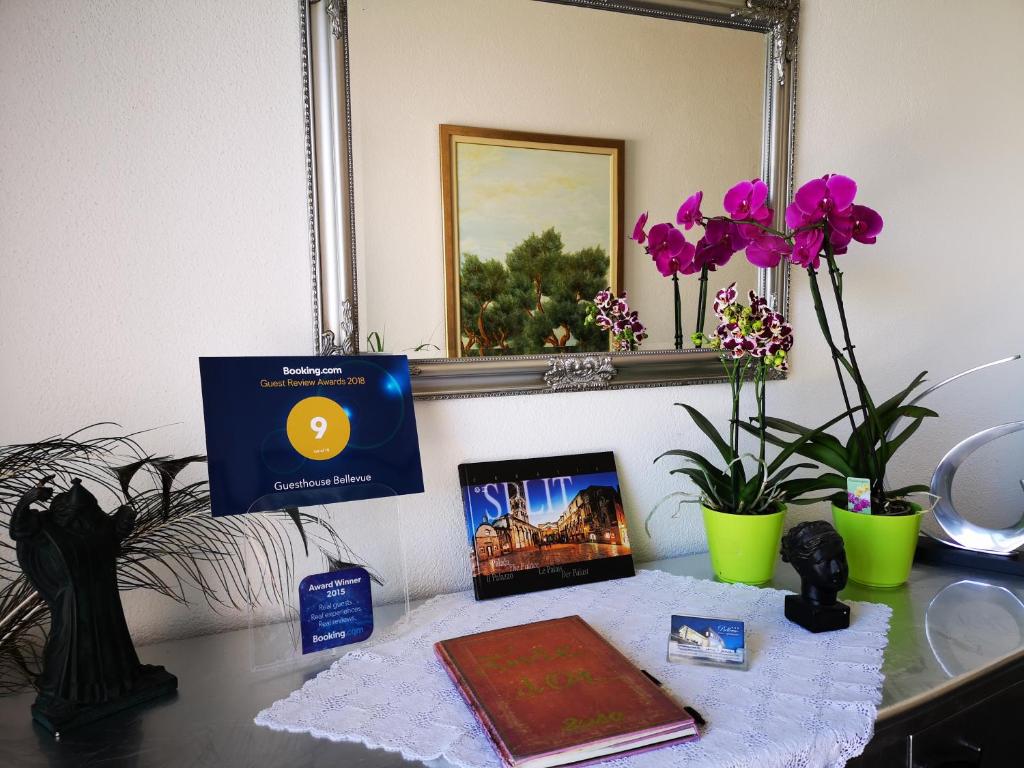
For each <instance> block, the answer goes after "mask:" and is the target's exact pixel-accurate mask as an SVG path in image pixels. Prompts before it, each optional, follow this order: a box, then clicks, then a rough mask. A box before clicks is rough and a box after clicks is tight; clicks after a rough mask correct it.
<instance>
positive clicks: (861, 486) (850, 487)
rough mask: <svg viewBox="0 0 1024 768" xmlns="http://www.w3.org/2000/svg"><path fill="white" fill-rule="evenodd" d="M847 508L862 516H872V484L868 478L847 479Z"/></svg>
mask: <svg viewBox="0 0 1024 768" xmlns="http://www.w3.org/2000/svg"><path fill="white" fill-rule="evenodd" d="M846 508H847V509H848V510H850V511H851V512H858V513H860V514H862V515H870V514H871V483H870V482H869V481H868V480H867V478H863V477H848V478H846Z"/></svg>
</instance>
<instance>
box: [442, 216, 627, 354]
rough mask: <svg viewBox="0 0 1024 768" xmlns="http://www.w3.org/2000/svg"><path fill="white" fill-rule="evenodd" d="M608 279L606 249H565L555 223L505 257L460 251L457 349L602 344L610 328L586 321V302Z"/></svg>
mask: <svg viewBox="0 0 1024 768" xmlns="http://www.w3.org/2000/svg"><path fill="white" fill-rule="evenodd" d="M608 284H609V258H608V254H607V253H606V252H605V250H604V249H603V248H601V247H600V246H592V247H587V248H582V249H580V250H578V251H575V252H568V253H567V252H566V250H565V247H564V245H563V242H562V236H561V235H560V234H559V233H558V231H557V230H555V229H554V228H550V229H547V230H545V231H543V232H542V233H541V234H539V235H538V234H536V233H532V234H530V235H529V236H528V237H527V238H526V239H524V240H523V241H522V242H520V243H519V244H518V245H516V246H515V247H514V248H512V250H511V251H509V252H508V253H507V254H506V256H505V259H504V260H503V261H502V260H498V259H481V258H479V257H478V256H476V255H475V254H472V253H463V254H462V258H461V264H460V285H459V294H460V307H459V310H460V320H461V328H462V334H461V337H462V338H461V340H460V343H461V351H462V354H463V355H464V356H465V355H479V356H484V355H514V354H544V353H549V352H597V351H606V350H607V349H608V334H607V332H605V331H601V330H600V329H599V328H596V327H595V326H593V325H587V324H586V323H585V321H586V317H587V308H588V304H587V302H589V301H590V300H591V299H593V297H594V295H595V294H596V293H597V292H598V291H600V290H602V289H604V288H606V287H607V286H608Z"/></svg>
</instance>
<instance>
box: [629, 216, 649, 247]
mask: <svg viewBox="0 0 1024 768" xmlns="http://www.w3.org/2000/svg"><path fill="white" fill-rule="evenodd" d="M646 226H647V211H644V212H643V213H641V214H640V218H639V219H637V220H636V224H634V225H633V234H632V235H630V236H629V239H630V240H633V241H635V242H638V243H640V244H641V245H643V243H644V240H646V239H647V233H646V232H645V231H644V227H646Z"/></svg>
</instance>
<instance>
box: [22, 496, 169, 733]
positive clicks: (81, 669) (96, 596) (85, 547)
mask: <svg viewBox="0 0 1024 768" xmlns="http://www.w3.org/2000/svg"><path fill="white" fill-rule="evenodd" d="M52 479H53V478H52V476H51V477H48V478H46V479H45V480H44V481H43V482H42V483H40V485H39V486H37V487H36V488H33V489H32V490H30V491H29V492H27V493H26V494H25V495H24V496H23V497H22V498H21V500H20V501H19V502H18V503H17V505H16V506H15V507H14V511H13V512H12V514H11V521H10V533H11V538H12V539H14V541H15V543H16V546H17V554H18V563H19V565H21V568H22V570H23V571H24V572H25V576H26V577H27V578H28V580H29V582H31V584H32V586H34V587H35V588H36V589H37V590H38V591H39V593H40V595H42V597H43V599H44V600H45V601H46V603H47V605H48V606H49V608H50V617H51V619H50V622H51V623H50V633H49V636H48V638H47V642H46V647H45V649H44V651H43V671H42V674H41V675H40V676H39V678H38V680H37V684H38V688H39V695H38V696H37V697H36V701H35V704H33V705H32V717H33V718H35V720H36V721H38V722H39V723H40V724H42V725H43V726H44V727H46V728H47V729H48V730H50V731H52V732H53V733H55V734H59V733H60V731H61V730H66V729H68V728H71V727H76V726H79V725H84V724H85V723H87V722H92V721H94V720H97V719H99V718H101V717H105V716H106V715H109V714H113V713H114V712H117V711H119V710H121V709H125V708H127V707H130V706H133V705H135V704H138V703H140V702H142V701H146V700H148V699H151V698H154V697H155V696H159V695H162V694H164V693H169V692H171V691H174V690H175V689H176V688H177V686H178V681H177V678H175V677H174V675H172V674H170V673H168V672H167V671H166V670H165V669H164V668H163V667H156V666H149V665H144V664H140V663H139V659H138V656H136V654H135V647H134V646H133V645H132V638H131V635H129V633H128V625H127V623H126V622H125V618H124V611H123V610H122V608H121V597H120V595H119V593H118V589H117V556H118V554H119V552H120V547H121V542H122V541H123V540H124V538H125V537H126V536H127V535H128V534H129V533H131V530H132V527H133V526H134V524H135V512H134V510H133V509H132V507H130V506H128V505H125V506H122V507H120V508H119V509H118V510H117V512H115V513H114V515H113V516H108V515H106V514H104V513H103V511H102V510H101V509H100V507H99V503H98V502H97V501H96V497H95V496H93V495H92V494H91V493H89V491H87V490H86V489H85V488H84V487H83V486H82V483H81V481H80V480H78V479H77V478H76V479H75V480H73V481H72V483H71V488H70V490H68V491H65V492H64V493H58V494H57V495H55V496H54V495H53V490H52V489H51V488H49V487H47V486H46V483H48V482H50V481H51V480H52ZM51 496H52V499H53V500H52V501H51V502H50V506H49V509H46V510H40V509H34V508H32V506H31V505H32V504H33V503H34V502H40V501H42V502H45V501H47V500H49V499H50V498H51Z"/></svg>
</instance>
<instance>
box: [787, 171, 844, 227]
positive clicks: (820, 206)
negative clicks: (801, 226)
mask: <svg viewBox="0 0 1024 768" xmlns="http://www.w3.org/2000/svg"><path fill="white" fill-rule="evenodd" d="M856 196H857V182H855V181H854V180H853V179H851V178H850V177H849V176H842V175H840V174H838V173H830V174H828V175H826V176H822V177H821V178H820V179H812V180H811V181H808V182H807V183H806V184H804V185H803V186H802V187H800V189H798V190H797V191H796V195H795V196H794V197H793V202H794V203H795V204H796V206H797V208H798V209H799V210H800V212H801V213H803V214H804V216H806V217H807V219H808V223H813V222H816V221H821V220H822V219H826V218H827V219H828V220H829V222H830V223H831V221H832V219H833V218H834V217H836V216H843V215H845V214H846V212H847V209H848V208H849V207H850V206H851V205H853V199H854V198H855V197H856ZM786 213H787V218H788V216H789V211H787V212H786Z"/></svg>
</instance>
